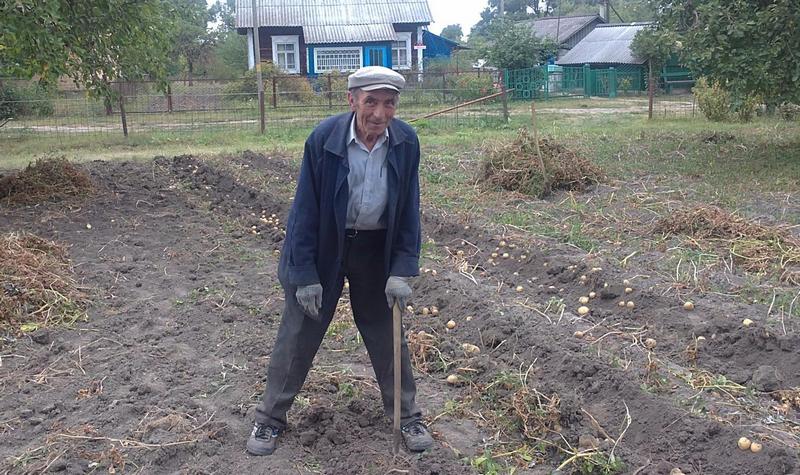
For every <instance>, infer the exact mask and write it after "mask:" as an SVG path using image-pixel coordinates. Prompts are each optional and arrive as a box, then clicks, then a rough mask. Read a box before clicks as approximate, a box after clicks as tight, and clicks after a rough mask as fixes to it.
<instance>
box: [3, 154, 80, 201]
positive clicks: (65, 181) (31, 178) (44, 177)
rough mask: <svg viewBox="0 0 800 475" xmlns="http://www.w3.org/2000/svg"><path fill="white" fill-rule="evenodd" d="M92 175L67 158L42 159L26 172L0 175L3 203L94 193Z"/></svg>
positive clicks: (60, 198)
mask: <svg viewBox="0 0 800 475" xmlns="http://www.w3.org/2000/svg"><path fill="white" fill-rule="evenodd" d="M92 190H93V187H92V181H91V179H90V178H89V174H88V173H86V172H85V171H84V170H82V169H81V168H79V167H77V166H75V165H74V164H73V163H71V162H70V161H68V160H67V159H66V158H64V157H56V158H52V157H50V158H39V159H37V160H36V161H35V162H33V163H30V164H28V166H27V167H25V169H24V170H22V171H20V172H18V173H16V174H13V175H9V176H0V200H5V201H6V202H8V203H18V204H30V203H39V202H42V201H50V200H63V199H67V198H71V197H82V196H87V195H90V194H91V193H92Z"/></svg>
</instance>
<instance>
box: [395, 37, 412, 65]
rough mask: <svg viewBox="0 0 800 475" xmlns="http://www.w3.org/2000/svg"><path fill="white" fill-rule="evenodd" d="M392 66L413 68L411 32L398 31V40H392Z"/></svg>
mask: <svg viewBox="0 0 800 475" xmlns="http://www.w3.org/2000/svg"><path fill="white" fill-rule="evenodd" d="M392 67H393V68H394V69H411V33H410V32H402V33H397V40H396V41H393V42H392Z"/></svg>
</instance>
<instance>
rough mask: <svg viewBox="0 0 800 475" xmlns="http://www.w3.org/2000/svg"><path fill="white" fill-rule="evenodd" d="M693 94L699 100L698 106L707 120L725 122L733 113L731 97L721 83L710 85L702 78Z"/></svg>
mask: <svg viewBox="0 0 800 475" xmlns="http://www.w3.org/2000/svg"><path fill="white" fill-rule="evenodd" d="M692 92H693V93H694V96H695V97H696V98H697V106H698V107H699V108H700V111H701V112H702V113H703V115H705V116H706V119H708V120H710V121H713V122H723V121H725V120H727V119H728V117H729V115H730V111H731V95H730V93H728V91H727V90H725V88H724V87H722V85H721V84H720V83H719V81H714V83H713V84H709V82H708V80H707V79H706V78H700V79H698V80H697V82H696V83H695V86H694V88H693V89H692Z"/></svg>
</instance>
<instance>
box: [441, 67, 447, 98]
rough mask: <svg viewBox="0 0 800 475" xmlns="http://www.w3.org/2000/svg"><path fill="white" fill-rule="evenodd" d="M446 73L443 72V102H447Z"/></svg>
mask: <svg viewBox="0 0 800 475" xmlns="http://www.w3.org/2000/svg"><path fill="white" fill-rule="evenodd" d="M445 74H447V73H445V72H444V71H442V102H447V80H446V79H445Z"/></svg>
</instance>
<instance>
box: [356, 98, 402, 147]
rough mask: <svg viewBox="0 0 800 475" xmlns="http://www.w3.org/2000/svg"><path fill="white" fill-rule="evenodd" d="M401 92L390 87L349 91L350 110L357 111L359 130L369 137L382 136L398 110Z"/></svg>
mask: <svg viewBox="0 0 800 475" xmlns="http://www.w3.org/2000/svg"><path fill="white" fill-rule="evenodd" d="M398 97H399V94H398V93H397V92H395V91H392V90H390V89H377V90H375V91H362V90H360V89H356V90H354V91H351V92H348V93H347V101H348V102H349V103H350V110H352V111H353V112H355V113H356V128H357V130H358V132H360V133H361V134H364V135H366V136H369V137H376V136H380V135H381V134H383V133H384V131H385V130H386V128H387V127H388V126H389V122H391V120H392V117H394V113H395V111H396V110H397V101H398Z"/></svg>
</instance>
